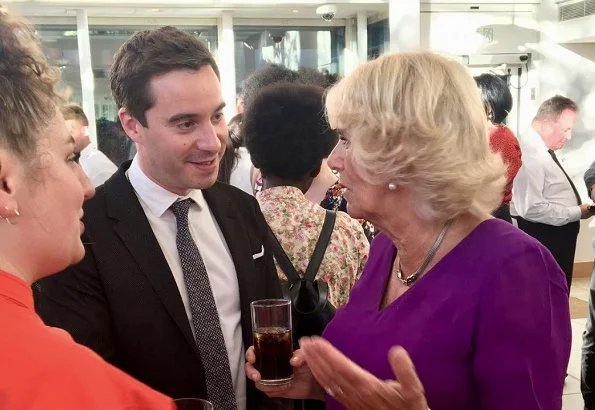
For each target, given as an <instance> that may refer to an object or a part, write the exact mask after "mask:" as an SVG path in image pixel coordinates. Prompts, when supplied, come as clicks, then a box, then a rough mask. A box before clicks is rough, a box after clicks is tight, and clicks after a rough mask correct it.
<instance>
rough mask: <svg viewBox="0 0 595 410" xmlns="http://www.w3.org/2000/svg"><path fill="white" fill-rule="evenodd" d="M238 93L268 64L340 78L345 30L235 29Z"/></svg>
mask: <svg viewBox="0 0 595 410" xmlns="http://www.w3.org/2000/svg"><path fill="white" fill-rule="evenodd" d="M234 37H235V65H236V84H237V88H238V92H239V90H240V87H241V84H242V81H243V80H244V78H246V77H247V76H248V75H250V73H252V72H253V71H254V70H256V69H258V68H260V67H262V66H263V65H265V64H267V63H276V64H281V65H284V66H286V67H288V68H291V69H294V70H295V69H298V68H300V67H309V68H314V69H317V70H320V71H328V72H329V73H331V74H339V75H342V74H343V50H344V49H345V27H262V26H235V27H234Z"/></svg>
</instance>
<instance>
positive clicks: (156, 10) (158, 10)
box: [151, 9, 161, 13]
mask: <svg viewBox="0 0 595 410" xmlns="http://www.w3.org/2000/svg"><path fill="white" fill-rule="evenodd" d="M151 12H153V13H161V9H151Z"/></svg>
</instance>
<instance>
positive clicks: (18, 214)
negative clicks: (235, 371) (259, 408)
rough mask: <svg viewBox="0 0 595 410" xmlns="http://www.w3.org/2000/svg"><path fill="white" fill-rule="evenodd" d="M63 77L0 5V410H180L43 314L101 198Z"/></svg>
mask: <svg viewBox="0 0 595 410" xmlns="http://www.w3.org/2000/svg"><path fill="white" fill-rule="evenodd" d="M57 79H58V75H57V71H56V70H55V69H53V68H51V67H49V66H48V64H47V62H46V60H45V59H44V58H43V57H42V53H41V50H40V47H39V44H38V42H37V40H36V38H35V34H34V31H33V30H32V29H31V27H29V26H28V25H27V24H26V23H24V22H22V21H20V20H18V19H15V18H13V17H11V16H10V15H9V14H8V12H7V11H6V10H5V9H2V8H1V7H0V89H1V90H2V97H1V99H0V103H1V106H2V107H1V108H0V329H1V330H0V408H1V409H3V410H28V409H31V410H33V409H34V410H45V409H47V410H57V409H59V410H82V409H85V410H106V409H110V410H124V409H126V410H132V409H139V410H140V409H143V410H168V409H169V410H173V409H174V408H175V407H174V403H173V401H172V400H171V399H169V398H168V397H166V396H164V395H162V394H161V393H158V392H156V391H154V390H152V389H150V388H149V387H146V386H144V385H143V384H141V383H140V382H138V381H136V380H134V379H133V378H132V377H130V376H128V375H126V374H125V373H123V372H121V371H120V370H118V369H116V368H114V367H112V366H111V365H109V364H107V363H106V362H104V361H103V360H102V359H101V358H100V357H99V356H98V355H96V354H95V353H94V352H92V351H91V350H89V349H87V348H86V347H83V346H81V345H78V344H76V343H75V342H74V341H73V339H72V338H71V337H70V335H68V333H66V332H64V331H63V330H60V329H55V328H51V327H48V326H45V325H44V324H43V322H42V321H41V319H40V318H39V317H38V316H37V314H36V313H35V310H34V306H33V295H32V290H31V284H32V283H33V282H34V281H36V280H38V279H41V278H43V277H45V276H49V275H51V274H52V273H54V272H58V271H61V270H62V269H64V268H66V267H67V266H68V265H70V264H72V263H75V262H78V261H79V260H81V258H82V257H83V255H84V248H83V244H82V243H81V240H80V236H81V233H82V231H83V228H84V227H83V224H82V222H81V217H82V216H83V215H82V214H83V211H82V205H83V201H84V200H85V199H87V198H90V197H92V196H93V195H94V189H93V187H92V186H91V183H90V181H89V180H88V179H87V177H86V176H85V174H84V173H83V171H82V169H81V167H80V165H79V164H78V154H77V153H76V152H75V147H74V139H73V138H72V136H70V135H69V133H68V131H67V128H66V123H65V121H64V118H63V117H62V114H61V113H60V110H59V109H58V106H57V102H58V101H59V99H58V97H57V96H56V94H55V92H54V84H55V83H56V81H57Z"/></svg>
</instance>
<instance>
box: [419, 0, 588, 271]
mask: <svg viewBox="0 0 595 410" xmlns="http://www.w3.org/2000/svg"><path fill="white" fill-rule="evenodd" d="M548 2H549V3H548ZM543 3H544V4H543V5H542V7H541V8H540V9H539V10H537V12H535V13H530V12H520V13H519V12H516V13H515V12H492V13H489V12H486V13H476V12H473V13H465V12H461V13H457V12H448V13H446V12H431V13H430V12H428V13H422V16H421V44H422V48H426V49H431V50H433V51H438V52H444V53H448V54H454V55H463V54H494V53H518V52H521V51H523V52H524V51H529V52H531V53H532V64H531V65H530V67H529V73H528V75H527V73H526V71H525V70H523V74H522V76H521V84H522V87H521V92H520V102H519V104H518V106H519V107H520V115H519V123H518V130H519V133H522V132H523V130H526V129H527V128H528V127H529V125H530V122H531V119H532V118H533V115H534V114H535V112H536V110H537V107H538V106H539V104H540V103H541V101H543V100H544V99H546V98H548V97H550V96H552V95H554V94H556V93H559V94H563V95H566V96H568V97H569V98H572V99H574V100H575V101H576V102H577V103H578V104H579V105H580V108H581V115H580V117H579V121H578V123H577V126H576V129H575V132H574V136H573V139H572V140H571V141H570V142H569V143H568V144H567V146H566V147H565V148H564V150H562V153H561V155H560V157H561V159H562V161H564V162H563V164H564V167H565V168H566V170H567V172H568V174H569V175H570V176H571V178H572V179H573V181H574V182H575V185H576V186H577V189H578V190H579V192H580V193H581V195H582V196H583V199H584V200H585V201H587V200H588V196H587V192H586V188H585V187H584V183H583V178H582V177H583V173H584V172H585V170H586V169H587V168H588V167H589V165H590V164H591V163H592V162H593V161H595V138H593V136H595V115H591V113H592V112H595V93H592V91H591V90H592V85H593V84H595V63H594V62H593V60H594V59H595V44H566V45H565V46H561V45H556V44H555V43H551V41H550V39H549V38H548V37H547V36H546V35H545V34H544V33H543V31H547V30H546V28H549V27H551V24H553V21H554V20H555V19H556V18H557V8H556V5H555V3H553V0H544V1H543ZM482 28H491V29H492V30H493V41H492V42H489V41H487V40H486V39H485V38H484V37H483V36H482V35H481V34H480V33H479V32H480V31H481V29H482ZM514 73H516V68H514V69H513V74H514ZM512 84H513V85H516V84H517V82H516V78H514V77H513V78H512ZM511 116H515V113H511ZM593 236H595V228H589V227H588V221H585V222H583V223H582V224H581V232H580V234H579V240H578V244H577V251H576V258H575V259H576V261H577V262H587V261H593V248H592V244H591V239H592V237H593Z"/></svg>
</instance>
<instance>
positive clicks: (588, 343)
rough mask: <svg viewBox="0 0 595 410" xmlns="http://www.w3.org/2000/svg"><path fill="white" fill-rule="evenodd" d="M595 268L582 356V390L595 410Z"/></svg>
mask: <svg viewBox="0 0 595 410" xmlns="http://www.w3.org/2000/svg"><path fill="white" fill-rule="evenodd" d="M594 302H595V269H594V270H593V273H591V284H590V286H589V315H588V317H587V325H586V326H585V331H584V332H583V354H582V357H581V392H582V393H583V399H584V400H585V410H595V331H594V329H593V325H594V324H595V306H594V305H593V303H594Z"/></svg>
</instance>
